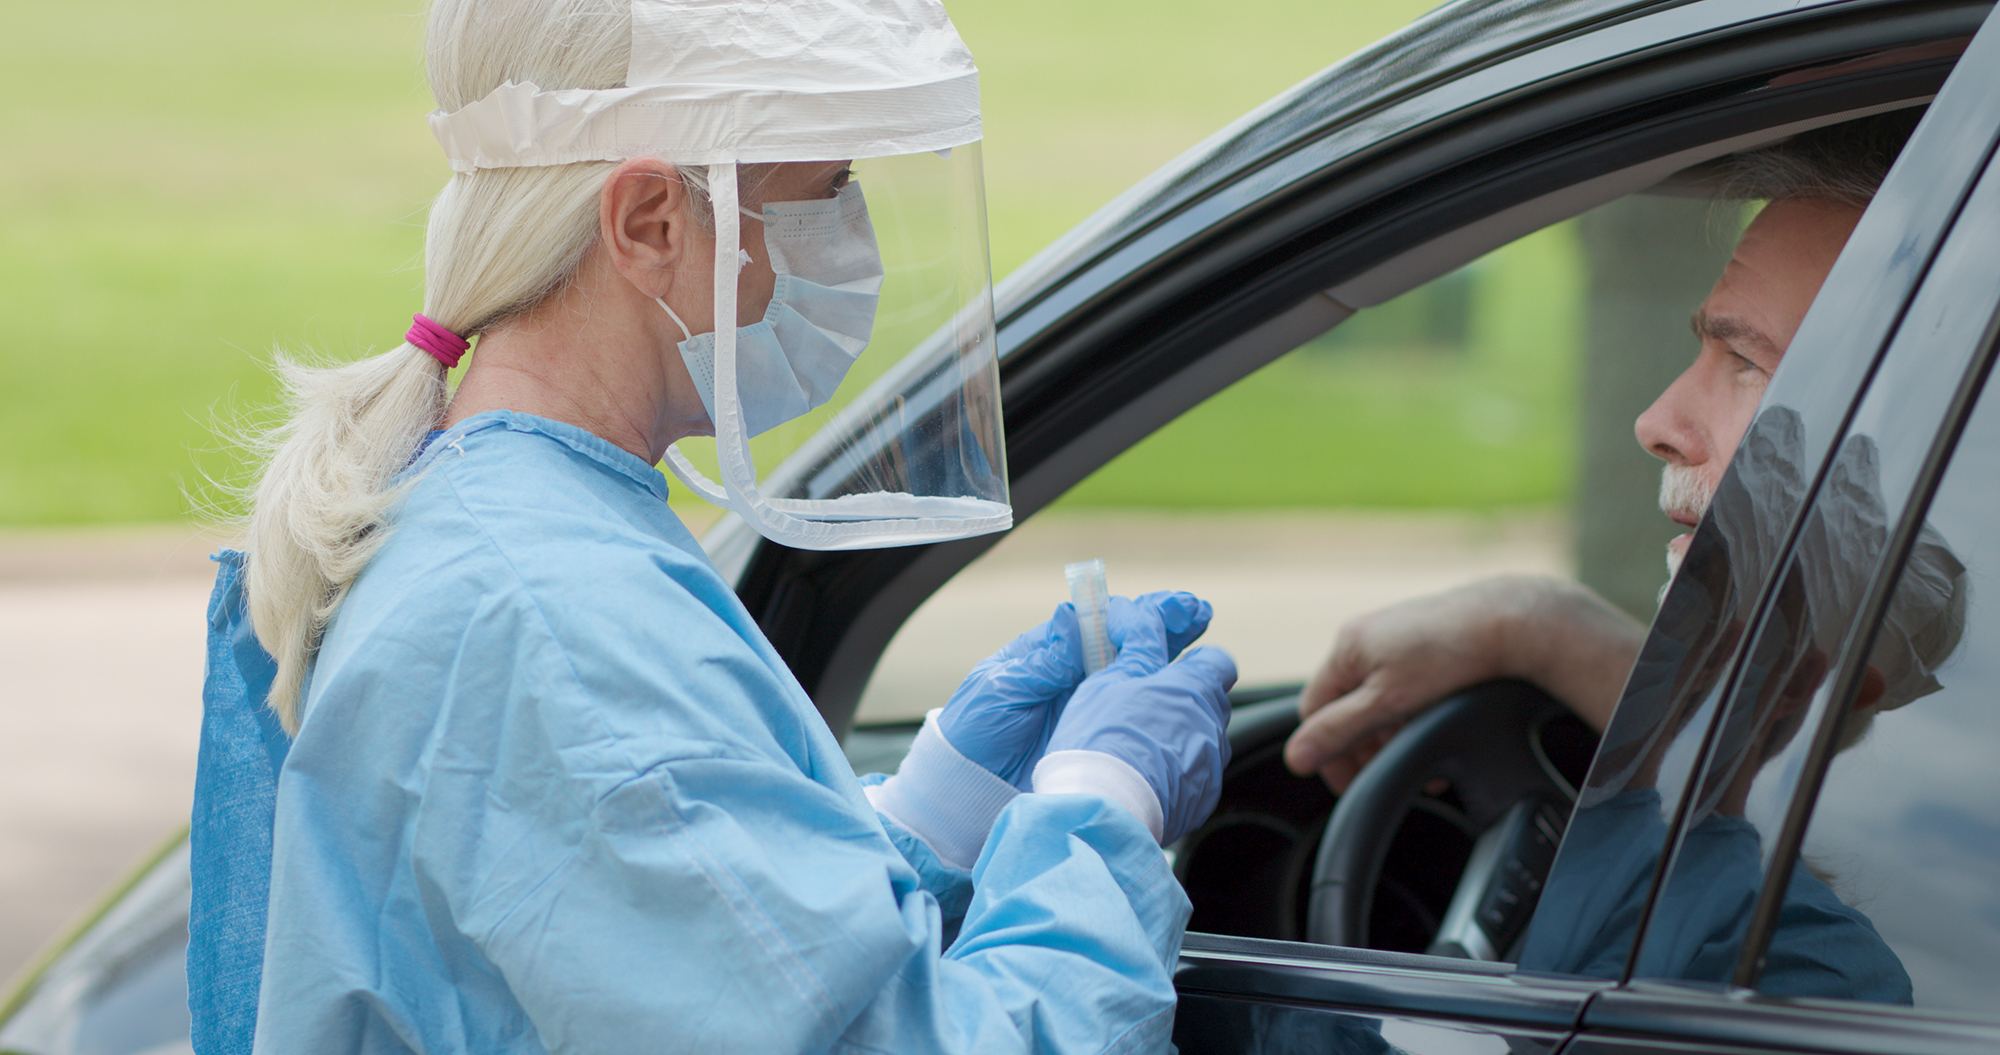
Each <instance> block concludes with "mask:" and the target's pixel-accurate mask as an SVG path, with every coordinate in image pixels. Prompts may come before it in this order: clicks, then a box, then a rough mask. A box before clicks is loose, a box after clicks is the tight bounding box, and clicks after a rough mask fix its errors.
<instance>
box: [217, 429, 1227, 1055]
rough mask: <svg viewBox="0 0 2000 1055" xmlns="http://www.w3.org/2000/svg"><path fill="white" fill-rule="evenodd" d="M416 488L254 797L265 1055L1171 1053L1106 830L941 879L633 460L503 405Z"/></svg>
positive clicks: (1070, 826)
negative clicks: (269, 840)
mask: <svg viewBox="0 0 2000 1055" xmlns="http://www.w3.org/2000/svg"><path fill="white" fill-rule="evenodd" d="M411 472H412V474H414V478H415V480H416V483H415V485H414V487H413V488H412V490H411V491H410V492H409V495H408V498H407V500H406V501H405V502H404V504H403V505H402V506H401V507H400V509H399V511H398V513H397V514H396V516H395V524H394V529H393V533H392V534H391V535H390V537H389V539H388V541H387V542H386V544H385V545H384V546H383V548H382V549H381V551H380V552H379V553H378V554H377V555H376V556H375V558H374V560H373V561H372V562H371V563H370V564H369V565H368V567H367V569H366V570H365V571H364V572H363V573H362V574H361V576H360V577H359V579H357V581H356V582H355V584H354V587H353V589H352V591H351V592H350V593H349V595H348V596H347V598H346V600H345V602H344V603H343V604H342V606H341V608H340V611H339V614H338V616H337V617H336V618H335V620H334V622H333V624H332V625H331V626H330V627H329V629H328V631H327V633H326V636H325V639H324V642H323V644H322V646H321V649H320V653H319V656H318V659H317V661H316V663H315V666H314V669H313V673H312V678H311V684H310V687H309V690H308V695H307V708H306V712H305V719H304V723H303V726H302V728H301V729H300V731H299V734H298V737H297V739H296V740H295V742H294V743H293V745H292V749H291V751H290V754H289V756H288V757H287V758H286V760H285V764H284V768H283V770H282V773H281V775H280V778H279V785H278V794H277V807H276V819H275V834H274V843H273V845H274V851H273V864H272V874H271V894H270V896H271V903H270V914H269V921H268V936H267V939H266V946H265V961H264V973H263V984H262V989H261V993H260V999H259V1002H258V1021H257V1038H256V1050H257V1051H258V1052H263V1053H270V1055H281V1053H282V1055H298V1053H305V1052H321V1051H341V1052H402V1051H426V1052H482V1053H486V1052H540V1051H559V1052H620V1051H632V1052H648V1053H655V1052H667V1051H690V1052H695V1051H698V1052H728V1051H743V1052H759V1053H777V1052H820V1051H868V1052H891V1051H894V1052H903V1051H911V1052H917V1051H923V1052H930V1051H938V1052H946V1051H967V1052H972V1051H977V1052H1008V1051H1027V1050H1037V1051H1054V1052H1085V1051H1091V1052H1095V1051H1155V1050H1164V1049H1165V1048H1166V1047H1167V1043H1168V1037H1169V1034H1170V1032H1171V1026H1172V1018H1173V1006H1174V990H1173V986H1172V982H1171V978H1170V970H1171V966H1172V965H1173V963H1174V962H1175V959H1176V957H1177V955H1178V948H1179V942H1180V935H1181V932H1182V928H1183V927H1184V925H1185V923H1186V919H1187V914H1188V902H1187V899H1186V897H1185V895H1184V894H1183V893H1182V892H1181V890H1180V888H1179V886H1178V884H1177V883H1176V882H1175V881H1174V879H1173V877H1172V875H1171V873H1170V872H1169V870H1168V867H1167V864H1166V862H1165V860H1164V858H1163V855H1162V854H1161V852H1160V850H1159V847H1158V846H1156V845H1154V844H1153V842H1152V840H1151V838H1150V837H1149V836H1148V835H1147V833H1146V830H1145V829H1144V828H1143V827H1142V826H1141V825H1140V824H1139V823H1138V822H1137V821H1136V820H1134V819H1133V818H1132V817H1130V816H1129V815H1128V814H1126V813H1125V812H1124V811H1123V810H1121V809H1120V808H1118V807H1117V806H1115V805H1112V804H1110V803H1108V802H1106V801H1104V800H1102V799H1099V798H1096V797H1092V796H1049V795H1023V796H1021V797H1020V798H1018V799H1016V800H1015V801H1014V802H1013V803H1012V804H1011V805H1009V806H1008V807H1007V809H1006V810H1005V811H1004V812H1003V813H1002V814H1001V816H1000V818H999V820H998V821H997V822H996V824H995V826H994V829H993V833H992V835H991V837H990V838H989V840H988V842H987V845H986V848H985V851H984V853H982V854H981V856H980V858H979V860H978V862H977V863H976V864H975V865H974V867H973V869H972V870H971V871H970V872H969V873H967V872H963V871H957V870H953V869H950V868H948V867H946V866H944V865H943V864H942V863H941V862H940V861H939V860H938V859H937V858H936V857H935V856H934V855H932V854H931V853H930V852H929V851H928V850H927V849H926V848H925V847H924V845H923V844H922V843H921V842H920V841H918V840H916V839H914V838H912V837H911V836H910V835H909V833H907V832H904V831H901V830H900V829H896V828H894V827H893V825H888V823H887V822H885V821H884V820H883V819H882V818H880V817H879V816H878V815H877V814H876V813H875V812H874V810H873V809H871V808H870V807H869V805H868V803H867V801H866V799H865V798H864V797H863V796H862V794H861V784H860V782H859V781H858V780H857V779H856V778H855V776H854V774H853V772H852V771H851V769H850V768H849V767H848V765H847V762H846V760H845V758H844V757H843V756H842V754H841V752H840V748H839V745H838V744H837V743H836V742H835V741H834V739H833V737H832V735H831V734H830V733H829V732H828V730H827V729H826V726H825V725H824V724H823V722H822V721H821V719H820V717H819V715H818V713H817V712H816V711H815V710H814V709H813V706H812V703H811V701H810V700H808V699H807V697H806V696H805V694H804V692H803V691H802V690H801V689H800V688H799V686H798V684H797V682H796V681H795V680H794V679H793V677H792V675H791V674H790V672H789V671H788V670H787V668H786V667H785V665H784V663H783V662H782V661H781V660H780V658H779V657H778V655H777V654H776V652H775V651H774V650H773V649H772V648H771V646H770V644H769V643H768V642H766V641H765V640H764V637H763V635H762V634H761V633H760V632H759V631H758V628H757V626H756V624H755V622H754V621H753V620H752V619H751V617H750V615H749V614H748V612H747V611H745V609H744V608H743V606H742V605H741V604H740V603H739V602H738V600H737V599H736V596H735V594H734V593H733V592H731V590H730V589H729V587H728V586H727V585H726V584H725V583H724V582H723V581H722V580H721V578H720V577H718V576H717V574H716V572H715V570H714V569H713V568H712V566H711V565H710V564H709V562H708V560H707V558H706V557H705V556H704V555H703V553H702V551H701V549H700V548H699V547H698V546H697V545H696V543H695V542H694V540H693V538H692V537H690V536H689V535H688V533H687V531H686V530H685V529H684V528H683V527H682V526H681V524H680V523H679V521H678V520H676V519H675V518H674V517H673V515H672V514H671V513H670V512H669V511H668V508H667V506H666V503H665V500H664V499H665V487H664V483H663V481H662V479H661V477H660V475H659V474H658V473H657V472H656V471H655V470H654V469H653V468H652V467H650V466H648V465H646V464H644V463H643V462H642V461H640V460H639V459H638V458H635V457H633V456H631V455H629V454H627V453H625V452H623V451H621V450H618V449H617V448H615V447H613V446H611V445H610V444H608V443H606V442H604V441H603V440H601V439H599V438H598V437H596V436H593V435H591V434H589V433H586V432H584V431H582V430H579V429H576V428H572V427H569V426H566V425H562V424H560V423H556V422H551V421H547V420H543V419H539V418H535V417H531V416H527V415H522V414H514V413H507V412H495V413H490V414H483V415H480V416H478V417H476V418H472V419H470V420H468V421H466V422H464V423H461V424H460V425H458V426H456V427H454V428H452V429H450V430H448V431H447V432H445V433H444V434H442V435H441V436H439V437H437V438H436V439H435V440H434V441H433V442H432V443H431V445H430V446H429V448H428V449H427V450H426V452H425V454H424V456H423V457H422V458H421V459H420V460H419V461H418V462H417V463H416V464H415V465H414V466H412V470H411ZM954 924H956V925H957V927H956V940H955V942H953V943H952V944H951V945H950V946H949V947H948V948H941V946H942V945H943V944H944V938H945V935H946V934H947V931H948V928H951V927H952V926H953V925H954Z"/></svg>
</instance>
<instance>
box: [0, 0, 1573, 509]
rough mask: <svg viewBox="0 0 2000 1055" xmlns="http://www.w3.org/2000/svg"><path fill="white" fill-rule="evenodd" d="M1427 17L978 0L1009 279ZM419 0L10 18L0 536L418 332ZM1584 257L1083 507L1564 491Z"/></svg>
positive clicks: (1099, 488)
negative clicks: (1166, 169) (305, 376)
mask: <svg viewBox="0 0 2000 1055" xmlns="http://www.w3.org/2000/svg"><path fill="white" fill-rule="evenodd" d="M1428 6H1430V0H1338V2H1328V0H1316V2H1313V0H1237V2H1236V3H1233V4H1231V5H1228V7H1227V8H1226V9H1222V10H1218V9H1217V8H1215V7H1214V6H1213V5H1212V4H1208V3H1195V2H1191V0H1147V2H1139V0H1082V2H1078V0H953V2H952V3H951V4H950V7H951V11H952V14H953V17H954V20H955V21H956V22H957V23H958V25H959V27H960V30H961V32H962V33H963V35H964V37H965V39H966V41H967V42H968V43H969V44H970V46H971V47H972V50H973V53H974V54H975V55H976V56H977V57H978V59H979V63H980V66H981V70H982V85H983V91H984V98H985V106H986V121H987V141H986V146H985V158H986V166H987V188H988V202H989V209H990V216H991V230H992V244H993V263H994V271H995V274H996V275H1001V274H1005V273H1006V272H1007V271H1008V270H1010V269H1011V268H1013V267H1014V266H1016V265H1018V264H1019V263H1021V262H1022V261H1024V260H1025V259H1027V258H1028V257H1029V256H1030V255H1032V254H1033V253H1034V252H1035V251H1036V250H1037V249H1039V248H1040V247H1041V246H1043V245H1044V244H1046V243H1047V242H1048V241H1050V240H1051V239H1053V238H1054V237H1056V236H1057V235H1059V234H1061V233H1062V232H1063V231H1064V230H1066V229H1067V228H1069V227H1070V226H1071V225H1073V224H1075V223H1076V222H1077V221H1079V220H1081V219H1083V218H1084V217H1085V216H1087V215H1088V214H1089V213H1090V212H1091V211H1093V210H1094V209H1096V208H1097V207H1098V206H1100V205H1102V204H1103V203H1104V202H1106V201H1108V200H1110V199H1111V198H1112V197H1113V196H1115V195H1116V194H1117V193H1118V192H1119V191H1121V190H1123V189H1124V188H1126V187H1127V186H1129V185H1130V184H1131V183H1133V182H1134V181H1136V180H1138V179H1139V178H1141V177H1143V176H1144V175H1145V174H1146V173H1148V172H1150V171H1152V170H1153V169H1155V168H1157V167H1158V166H1159V165H1161V164H1163V163H1165V162H1166V161H1168V160H1170V159H1171V158H1172V157H1174V156H1175V155H1177V154H1179V153H1180V152H1181V151H1183V150H1185V149H1187V148H1188V147H1189V146H1192V145H1193V144H1194V143H1196V142H1198V141H1199V140H1200V139H1202V138H1203V137H1205V136H1207V135H1208V134H1210V133H1212V132H1214V131H1215V130H1216V129H1218V128H1220V127H1222V126H1223V125H1225V124H1226V123H1228V122H1229V121H1231V120H1233V119H1234V118H1236V117H1237V116H1239V115H1240V114H1242V113H1243V112H1245V111H1247V110H1249V109H1250V108H1252V107H1254V106H1256V105H1257V104H1259V103H1261V102H1262V101H1264V100H1265V99H1267V98H1269V97H1270V96H1272V95H1274V94H1276V93H1277V92H1279V91H1281V90H1283V89H1284V88H1286V87H1288V86H1289V85H1291V84H1293V83H1295V82H1297V81H1299V80H1301V79H1303V78H1304V77H1306V76H1309V75H1310V74H1312V73H1314V72H1315V71H1317V70H1319V69H1321V68H1323V67H1324V66H1326V65H1328V64H1330V63H1332V62H1334V61H1336V60H1338V59H1339V58H1341V57H1342V56H1344V55H1346V54H1348V53H1349V52H1351V51H1353V50H1355V49H1357V48H1359V47H1361V46H1363V45H1365V44H1367V43H1368V42H1370V41H1372V40H1374V39H1376V38H1378V37H1380V36H1382V35H1384V34H1386V33H1388V32H1390V31H1392V30H1394V29H1395V28H1397V27H1398V26H1400V25H1402V24H1404V23H1406V22H1408V21H1409V20H1410V19H1412V18H1414V17H1416V16H1417V15H1418V14H1420V13H1422V11H1423V10H1424V9H1425V8H1427V7H1428ZM414 8H415V0H303V2H296V3H289V4H284V5H271V4H261V3H260V4H253V3H249V2H247V0H180V2H176V3H173V4H159V3H142V2H138V0H78V2H73V3H66V4H49V3H39V2H36V3H31V2H25V0H0V11H4V12H5V17H6V22H7V25H8V30H7V32H6V33H4V34H0V143H4V144H5V146H4V148H0V319H4V320H5V323H6V327H5V334H4V337H0V525H60V524H85V523H107V522H130V521H152V520H168V519H174V518H177V517H181V516H184V515H186V514H187V513H188V512H189V503H188V500H187V498H186V496H185V493H186V492H196V493H199V492H201V491H202V490H203V483H202V482H203V480H204V478H209V477H213V478H221V479H236V478H240V472H241V467H240V465H239V464H238V459H237V457H236V456H235V455H234V454H233V453H232V452H230V451H229V450H227V449H226V448H225V447H224V445H223V444H222V443H221V442H220V441H218V440H217V439H215V438H214V433H213V431H212V425H213V419H214V416H215V415H217V414H220V415H221V416H222V417H224V418H226V419H236V418H239V417H241V416H244V415H249V416H250V417H252V418H254V417H255V412H256V410H257V408H259V407H261V406H264V405H266V404H267V403H268V402H269V400H270V399H271V395H272V392H271V386H270V382H269V377H268V374H267V372H266V367H265V364H266V363H267V361H268V359H269V355H270V352H271V350H272V349H273V348H275V347H284V348H288V349H293V350H312V351H318V352H324V353H328V354H333V355H339V356H351V355H358V354H361V353H362V352H366V351H370V350H381V349H383V348H386V347H389V346H391V345H393V344H394V343H396V342H397V341H398V340H399V339H400V337H401V333H402V330H403V329H404V328H405V327H406V326H407V325H408V318H409V314H410V312H412V311H414V310H415V309H416V307H417V306H418V303H419V292H418V291H419V288H420V284H421V274H420V270H419V267H418V264H419V262H420V259H421V252H422V225H423V216H424V209H425V202H426V199H427V198H428V197H429V196H430V195H431V194H432V193H434V192H435V191H436V189H437V188H438V187H439V186H440V185H441V184H442V182H443V180H444V178H445V176H446V174H447V171H446V169H445V166H444V162H443V160H442V158H441V157H440V156H439V154H438V151H437V147H436V144H435V142H434V141H433V140H432V139H431V136H430V133H429V130H428V128H427V126H426V125H425V124H424V121H423V115H424V113H425V112H426V111H428V110H429V109H430V108H431V101H430V98H429V95H428V93H427V92H426V91H425V90H424V87H423V84H422V74H421V70H420V68H419V64H418V58H417V52H418V46H419V38H420V20H419V18H418V15H417V12H416V11H415V9H414ZM1576 258H1577V251H1576V248H1575V244H1574V238H1573V235H1572V234H1571V232H1570V230H1569V228H1568V227H1562V228H1556V229H1553V230H1550V231H1546V232H1543V233H1542V234H1540V235H1537V236H1535V237H1533V238H1530V239H1527V240H1525V241H1523V242H1521V243H1518V244H1516V245H1514V246H1510V247H1508V249H1506V250H1503V251H1502V252H1501V253H1498V254H1495V255H1494V256H1493V257H1489V258H1488V259H1486V260H1483V261H1480V262H1479V263H1477V264H1475V265H1473V266H1472V267H1469V268H1467V269H1465V270H1464V271H1463V272H1461V273H1460V274H1459V275H1457V276H1455V277H1453V278H1451V279H1448V280H1446V281H1443V282H1439V283H1433V284H1432V285H1431V286H1429V287H1426V288H1425V289H1423V290H1419V291H1418V292H1417V293H1416V294H1412V295H1411V296H1410V297H1406V298H1404V300H1402V301H1399V302H1393V303H1391V304H1389V305H1385V306H1383V307H1382V308H1379V309H1375V310H1374V311H1372V312H1369V313H1364V314H1363V315H1362V316H1361V317H1359V318H1357V319H1356V320H1354V321H1353V322H1351V323H1350V324H1348V325H1346V326H1343V327H1341V328H1340V329H1338V330H1336V331H1334V332H1333V333H1332V334H1330V335H1328V336H1327V337H1326V338H1323V339H1321V340H1320V341H1318V342H1315V343H1314V344H1313V345H1311V346H1308V348H1306V349H1303V350H1301V351H1300V352H1299V353H1297V354H1294V355H1292V356H1288V357H1286V358H1285V359H1282V360H1280V361H1279V362H1277V363H1274V364H1273V365H1271V366H1270V367H1267V368H1266V369H1264V370H1262V371H1260V372H1258V373H1257V374H1255V375H1253V376H1251V377H1250V378H1247V379H1246V380H1244V381H1243V382H1242V383H1240V384H1238V385H1237V386H1235V387H1234V388H1232V389H1231V390H1230V391H1228V392H1226V393H1224V394H1223V395H1222V396H1220V397H1218V398H1216V399H1214V400H1211V401H1210V402H1209V403H1208V404H1205V405H1204V406H1202V407H1200V408H1199V409H1197V410H1196V411H1194V412H1192V413H1191V414H1189V415H1188V416H1186V417H1185V418H1183V419H1182V420H1181V421H1180V422H1177V423H1175V424H1174V425H1173V426H1171V427H1169V428H1168V429H1166V430H1164V431H1162V432H1161V433H1160V434H1158V435H1157V436H1155V437H1153V438H1152V439H1150V440H1148V441H1147V442H1146V443H1144V444H1142V445H1141V446H1139V447H1138V448H1135V449H1134V450H1133V451H1131V452H1130V453H1128V454H1127V455H1125V456H1124V457H1123V458H1121V459H1119V460H1118V461H1117V462H1115V463H1114V464H1113V465H1112V466H1110V467H1108V468H1107V469H1105V470H1104V471H1103V472H1101V473H1099V474H1098V475H1097V476H1095V477H1093V478H1092V479H1091V480H1089V481H1087V482H1086V483H1085V484H1084V485H1083V486H1081V487H1080V488H1078V489H1077V490H1076V491H1075V492H1073V493H1072V494H1071V495H1070V496H1069V497H1068V498H1066V499H1065V500H1064V504H1065V505H1070V506H1076V505H1097V506H1104V505H1111V506H1118V505H1146V506H1173V507H1188V508H1217V507H1229V508H1245V507H1251V508H1255V507H1268V506H1301V505H1303V506H1398V507H1411V506H1433V505H1443V504H1451V505H1475V506H1493V505H1511V504H1517V503H1537V502H1546V501H1549V500H1553V499H1557V498H1559V497H1561V496H1562V495H1563V494H1564V493H1565V492H1566V490H1567V489H1568V487H1569V483H1568V481H1569V479H1570V477H1571V475H1572V467H1571V465H1570V464H1569V461H1568V459H1569V458H1570V457H1571V454H1570V453H1569V448H1570V446H1571V440H1570V437H1572V436H1573V435H1574V434H1575V426H1574V403H1575V399H1574V395H1573V393H1572V392H1570V389H1569V385H1570V383H1571V382H1570V381H1569V380H1568V379H1569V378H1571V377H1573V376H1574V369H1575V367H1574V364H1575V360H1576V355H1577V351H1576V344H1577V339H1576V334H1575V332H1574V331H1575V329H1576V327H1575V325H1574V323H1573V320H1574V318H1575V316H1576V306H1577V290H1578V287H1579V277H1578V272H1579V268H1578V266H1577V260H1576ZM1358 451H1365V452H1369V456H1368V457H1364V458H1356V457H1353V456H1352V455H1353V454H1354V453H1355V452H1358ZM1322 455H1323V456H1322ZM1301 459H1304V461H1303V462H1302V461H1301ZM1315 463H1317V464H1320V465H1324V466H1325V471H1324V472H1307V473H1304V474H1302V473H1301V472H1300V469H1299V466H1300V465H1301V464H1305V465H1313V464H1315Z"/></svg>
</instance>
